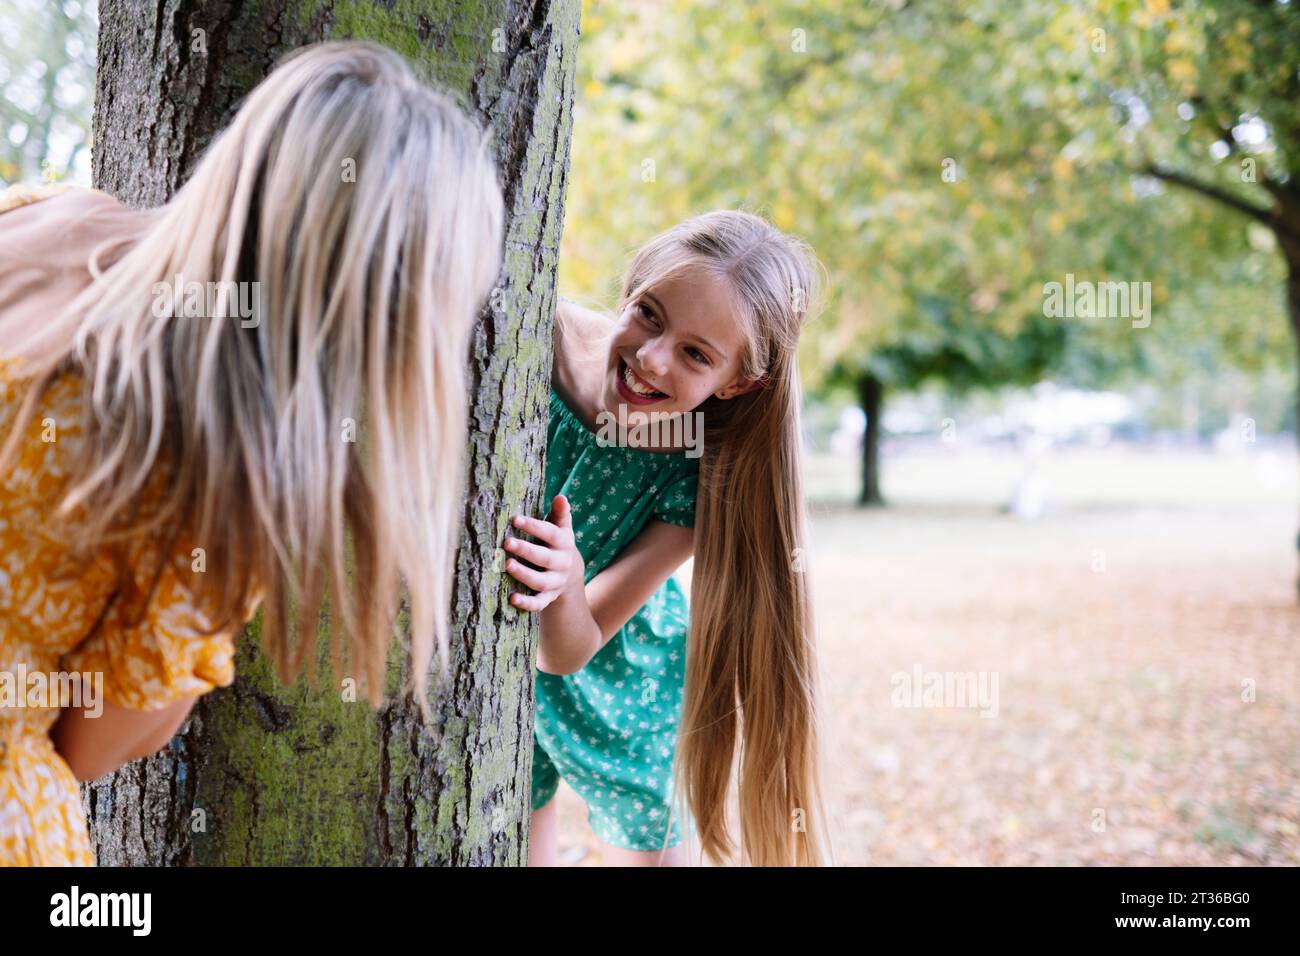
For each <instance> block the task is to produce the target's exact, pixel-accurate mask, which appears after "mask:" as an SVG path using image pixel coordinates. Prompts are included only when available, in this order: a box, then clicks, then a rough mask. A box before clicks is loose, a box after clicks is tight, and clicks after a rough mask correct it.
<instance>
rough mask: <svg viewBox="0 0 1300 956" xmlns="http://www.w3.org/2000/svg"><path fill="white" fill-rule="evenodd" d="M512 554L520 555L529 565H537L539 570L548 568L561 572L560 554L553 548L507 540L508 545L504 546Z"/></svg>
mask: <svg viewBox="0 0 1300 956" xmlns="http://www.w3.org/2000/svg"><path fill="white" fill-rule="evenodd" d="M502 547H504V548H505V549H506V550H507V551H509V552H510V553H511V554H515V555H518V556H519V557H521V558H523V559H524V560H525V561H527V562H528V563H529V564H535V565H537V566H538V567H539V568H548V569H550V570H553V571H558V570H561V568H560V566H559V565H560V561H561V558H560V554H559V552H557V551H554V550H552V549H551V548H543V547H542V546H541V545H537V544H530V543H529V542H527V541H525V540H523V539H522V538H506V543H505V544H504V545H502Z"/></svg>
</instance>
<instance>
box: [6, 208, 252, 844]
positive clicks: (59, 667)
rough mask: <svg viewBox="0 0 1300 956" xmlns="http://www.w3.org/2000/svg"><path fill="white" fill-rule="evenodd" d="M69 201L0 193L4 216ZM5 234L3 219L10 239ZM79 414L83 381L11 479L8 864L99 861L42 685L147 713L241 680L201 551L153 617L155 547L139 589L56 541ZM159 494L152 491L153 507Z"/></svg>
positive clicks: (137, 555)
mask: <svg viewBox="0 0 1300 956" xmlns="http://www.w3.org/2000/svg"><path fill="white" fill-rule="evenodd" d="M58 192H59V190H58V189H47V190H41V189H37V190H30V189H28V190H10V191H7V192H0V213H4V212H6V211H7V210H9V209H13V208H16V207H17V206H21V205H25V204H26V203H28V202H33V201H36V200H40V199H45V198H48V197H49V196H52V195H57V194H58ZM4 226H5V221H4V218H3V216H2V215H0V235H3V232H4ZM3 268H4V265H3V264H2V263H0V274H2V270H3ZM22 373H23V367H22V361H21V360H20V359H18V358H15V357H11V356H0V441H3V440H4V438H7V437H8V435H9V432H10V427H11V424H12V421H13V418H14V414H15V412H16V410H17V407H18V404H19V402H20V400H21V398H22V396H23V394H24V393H25V385H24V382H23V374H22ZM80 403H81V388H80V382H79V381H78V379H77V377H76V376H75V375H74V374H71V373H69V374H67V375H64V376H63V377H62V378H61V379H59V380H58V381H57V382H56V383H55V384H54V385H53V386H52V388H51V389H50V390H49V391H48V392H47V393H46V395H45V396H44V398H43V399H42V403H41V407H40V408H39V409H38V410H37V412H36V414H35V416H34V417H33V419H32V420H31V422H30V424H29V427H28V428H27V429H26V434H25V435H24V436H23V438H22V441H21V443H20V445H19V449H18V454H17V457H16V458H15V459H14V464H13V466H12V467H11V468H9V469H8V470H7V471H6V472H5V473H3V474H0V866H22V865H43V866H48V865H82V866H93V865H94V863H95V858H94V853H93V851H92V849H91V845H90V840H89V835H88V832H87V826H86V817H85V812H84V810H83V807H82V802H81V793H80V789H79V785H78V782H77V780H76V778H75V777H74V776H73V774H72V771H71V770H70V769H69V768H68V765H67V764H66V763H65V762H64V761H63V759H62V757H60V756H59V754H58V753H57V752H56V751H55V749H54V745H53V743H52V742H51V740H50V737H49V731H50V728H51V727H52V726H53V725H54V723H55V721H56V720H57V719H58V716H59V712H60V711H59V706H58V705H59V703H60V701H59V698H58V695H57V694H55V693H52V692H46V691H45V690H44V689H43V688H42V684H44V685H45V686H46V687H51V688H52V687H53V686H54V683H53V680H51V678H50V675H54V679H56V680H57V679H59V678H60V677H62V678H63V679H66V678H67V675H70V674H73V673H75V674H89V675H92V676H91V677H90V680H91V681H92V682H93V681H96V680H101V681H102V684H101V685H100V686H101V688H102V699H103V700H106V701H108V702H111V703H113V704H117V705H118V706H121V707H128V708H133V709H136V710H155V709H157V708H160V707H163V706H165V705H166V704H169V703H171V702H173V701H175V700H177V699H178V698H181V697H191V696H198V695H201V694H204V693H206V692H208V691H210V690H212V689H213V688H215V687H221V686H225V685H227V684H229V683H231V681H232V680H233V679H234V647H233V641H234V638H235V636H236V631H234V630H231V631H227V632H218V633H216V634H209V633H205V632H207V631H210V630H211V628H210V627H209V626H208V622H209V619H208V618H207V617H206V616H205V615H204V614H203V613H202V612H201V611H200V609H199V608H197V607H196V606H195V601H194V598H193V595H192V594H191V592H190V590H189V589H188V587H187V586H186V585H185V583H184V581H185V578H186V576H185V574H184V572H185V571H187V570H188V567H189V565H190V563H191V561H192V560H193V559H192V557H191V550H190V548H189V545H190V544H191V542H189V541H185V542H182V544H183V547H180V548H178V549H177V550H176V553H175V554H173V555H171V556H170V558H169V559H168V562H167V563H166V566H165V568H164V569H163V571H162V573H161V575H160V576H159V578H158V584H157V589H156V590H155V591H154V592H153V595H152V598H151V599H150V600H149V604H148V606H147V607H144V608H142V607H141V606H140V601H141V598H140V595H142V594H145V593H147V587H148V583H149V581H148V580H145V579H144V578H145V574H144V571H143V569H145V568H148V569H156V568H157V567H158V564H157V562H158V559H159V558H160V555H158V553H157V551H156V548H155V546H154V545H153V544H151V543H150V542H145V541H142V542H139V543H136V544H132V545H129V546H128V547H127V552H126V553H127V555H128V556H129V566H130V567H131V568H132V569H133V576H136V577H138V578H139V580H137V581H136V582H132V583H133V584H134V585H135V586H128V587H126V588H125V589H119V585H120V582H119V581H118V579H117V575H116V573H115V571H114V564H113V561H112V560H111V557H110V556H109V555H108V554H107V553H105V554H103V555H97V556H94V557H93V559H92V560H89V561H84V562H81V563H80V564H75V565H74V564H73V563H72V562H70V560H69V555H68V552H67V549H66V548H65V547H63V546H61V545H60V543H59V541H58V540H57V539H56V538H55V537H53V536H52V535H51V534H50V533H49V532H48V531H47V526H48V522H47V521H46V520H45V516H46V515H48V514H49V513H50V510H51V509H52V507H53V506H54V505H56V504H57V503H58V501H59V497H60V495H59V492H60V489H61V487H62V486H63V482H64V479H65V477H66V474H67V468H68V466H69V463H70V462H71V460H72V456H73V455H74V453H75V452H76V451H77V444H78V441H79V440H80V437H81V435H80V427H81V407H80ZM160 487H161V485H160V483H159V482H158V481H157V480H155V481H154V482H153V483H152V484H151V485H150V490H149V493H148V494H147V495H146V496H145V498H146V500H145V501H143V502H142V506H143V507H145V508H148V507H149V503H150V501H151V500H155V499H156V497H157V491H158V490H159V489H160ZM74 566H75V573H71V574H70V573H69V569H70V568H72V567H74ZM152 576H153V575H152V574H151V573H150V574H149V575H148V578H149V579H152ZM124 594H127V595H128V596H126V597H124ZM132 594H133V595H134V597H131V596H129V595H132ZM33 675H37V676H33ZM94 675H100V676H99V677H95V676H94Z"/></svg>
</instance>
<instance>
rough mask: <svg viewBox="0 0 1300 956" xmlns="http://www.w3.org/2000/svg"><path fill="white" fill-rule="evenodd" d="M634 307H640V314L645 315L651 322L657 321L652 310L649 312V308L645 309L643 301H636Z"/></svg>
mask: <svg viewBox="0 0 1300 956" xmlns="http://www.w3.org/2000/svg"><path fill="white" fill-rule="evenodd" d="M636 307H637V308H638V309H640V310H641V314H642V315H643V316H645V317H646V318H647V319H649V320H650V321H651V322H657V321H658V320H657V319H656V318H655V314H654V313H653V312H651V311H650V310H649V309H647V308H646V307H645V303H644V302H638V303H637V304H636Z"/></svg>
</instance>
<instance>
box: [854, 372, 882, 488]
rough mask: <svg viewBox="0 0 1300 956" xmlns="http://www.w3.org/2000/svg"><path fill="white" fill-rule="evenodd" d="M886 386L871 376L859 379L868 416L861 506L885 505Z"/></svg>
mask: <svg viewBox="0 0 1300 956" xmlns="http://www.w3.org/2000/svg"><path fill="white" fill-rule="evenodd" d="M883 393H884V385H883V384H882V383H881V381H880V379H878V378H876V376H874V375H871V374H863V375H862V377H861V378H859V379H858V395H859V397H860V400H861V402H862V411H863V412H864V413H866V416H867V429H866V431H865V432H864V433H863V435H862V493H861V494H860V495H859V496H858V504H859V505H883V504H884V503H885V499H884V498H883V497H881V494H880V405H881V400H882V396H883Z"/></svg>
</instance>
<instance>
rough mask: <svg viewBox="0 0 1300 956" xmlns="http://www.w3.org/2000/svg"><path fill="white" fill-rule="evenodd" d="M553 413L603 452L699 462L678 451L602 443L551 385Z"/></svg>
mask: <svg viewBox="0 0 1300 956" xmlns="http://www.w3.org/2000/svg"><path fill="white" fill-rule="evenodd" d="M551 414H552V415H557V414H558V415H559V416H560V418H561V420H562V421H561V426H562V427H563V426H565V425H567V426H568V427H569V428H570V429H572V430H574V431H577V432H578V433H579V434H580V435H581V436H582V440H583V441H584V442H585V443H586V444H587V445H588V446H590V447H592V448H599V449H600V450H601V451H603V452H607V453H611V454H612V453H615V452H620V453H622V454H623V455H625V456H626V457H629V458H642V459H647V460H664V461H674V460H680V461H683V462H686V463H688V464H689V463H691V462H698V461H699V459H698V458H687V457H686V455H685V453H684V452H683V451H681V450H678V451H651V450H650V449H648V448H632V447H629V446H627V445H602V444H601V443H600V438H599V436H598V435H597V434H596V433H595V432H593V431H592V430H591V429H590V428H588V427H587V425H586V423H585V422H583V420H582V419H581V418H579V417H578V413H577V412H575V411H574V410H573V409H571V408H570V407H569V405H568V403H567V402H565V400H564V398H563V397H562V396H561V395H560V393H559V392H557V391H556V390H555V386H551Z"/></svg>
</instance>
